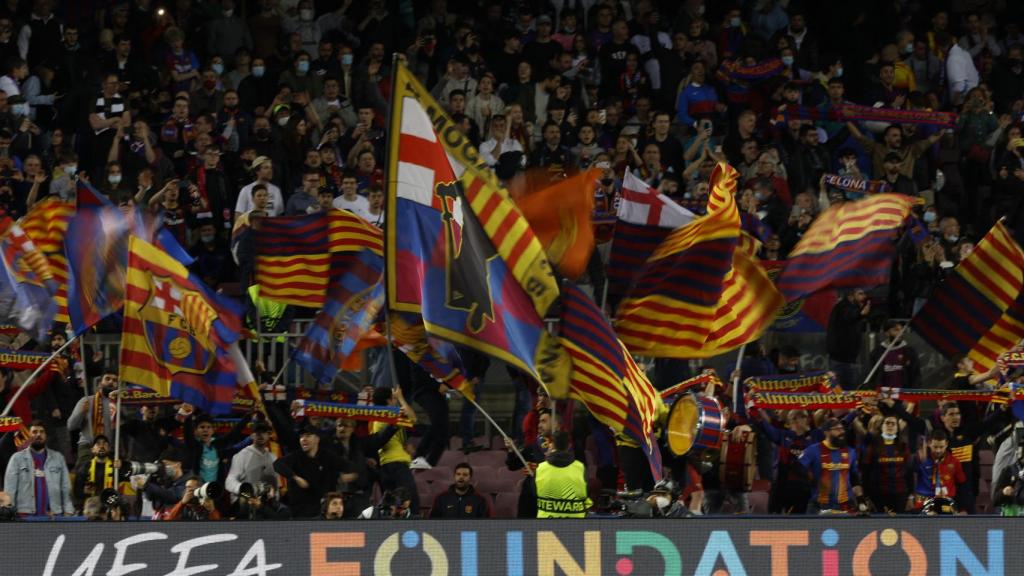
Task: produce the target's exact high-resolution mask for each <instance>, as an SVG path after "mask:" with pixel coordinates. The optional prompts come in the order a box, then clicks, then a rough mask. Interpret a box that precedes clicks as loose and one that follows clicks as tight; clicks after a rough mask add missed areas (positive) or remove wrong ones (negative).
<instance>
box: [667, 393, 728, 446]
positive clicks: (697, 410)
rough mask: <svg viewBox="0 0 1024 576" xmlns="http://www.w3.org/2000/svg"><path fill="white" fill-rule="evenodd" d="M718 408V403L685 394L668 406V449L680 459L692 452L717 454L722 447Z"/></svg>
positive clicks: (719, 409) (720, 412)
mask: <svg viewBox="0 0 1024 576" xmlns="http://www.w3.org/2000/svg"><path fill="white" fill-rule="evenodd" d="M724 424H725V423H724V422H723V421H722V407H721V405H720V404H719V403H718V400H715V399H714V398H709V397H707V396H694V395H693V394H687V395H685V396H682V397H680V398H679V399H678V400H676V401H675V403H674V404H672V408H671V409H670V410H669V413H668V424H667V425H666V426H665V430H666V431H665V435H666V441H667V443H668V449H669V451H671V452H672V454H674V455H676V456H683V455H685V454H687V453H689V452H690V451H691V450H693V449H695V448H696V449H698V450H717V449H718V448H719V447H720V446H721V445H722V428H723V427H724Z"/></svg>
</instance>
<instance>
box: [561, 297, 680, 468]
mask: <svg viewBox="0 0 1024 576" xmlns="http://www.w3.org/2000/svg"><path fill="white" fill-rule="evenodd" d="M561 339H562V346H564V347H565V349H566V350H568V352H569V356H570V358H572V373H571V377H570V384H569V395H570V396H571V397H573V398H576V399H578V400H579V401H580V402H583V404H584V405H585V406H586V407H587V409H588V410H589V411H590V413H591V414H593V415H594V417H595V418H597V420H598V421H599V422H601V423H602V424H604V425H605V426H608V427H609V428H611V430H612V431H613V432H615V433H616V434H620V435H622V436H624V437H625V438H628V439H629V440H630V441H632V442H634V443H636V444H637V445H638V446H640V448H641V449H643V451H644V453H645V454H647V458H648V461H649V462H650V465H651V472H652V474H653V475H654V477H655V479H661V453H660V451H659V449H658V443H657V438H656V436H655V427H656V422H657V419H658V415H659V414H658V413H659V411H660V410H663V409H664V406H663V404H662V402H661V397H660V396H659V395H658V392H657V391H656V390H655V389H654V386H652V385H651V382H650V381H649V380H648V379H647V376H646V375H645V374H644V372H643V370H641V369H640V367H639V366H637V364H636V363H635V362H634V361H633V357H632V356H631V355H630V354H629V351H628V350H627V349H626V347H625V346H624V345H623V344H622V342H620V341H619V339H618V338H616V336H615V332H614V331H613V330H612V327H611V325H609V324H608V320H607V319H605V317H604V314H602V313H601V310H600V309H599V308H598V307H597V305H596V304H594V302H593V301H592V300H591V299H590V297H589V296H587V294H586V293H585V292H583V291H582V290H580V289H579V288H577V287H576V286H575V285H573V284H571V283H568V282H567V283H564V284H563V285H562V326H561Z"/></svg>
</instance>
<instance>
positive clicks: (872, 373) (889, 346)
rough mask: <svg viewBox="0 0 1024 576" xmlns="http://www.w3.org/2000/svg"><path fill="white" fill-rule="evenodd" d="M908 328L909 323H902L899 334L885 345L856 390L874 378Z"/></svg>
mask: <svg viewBox="0 0 1024 576" xmlns="http://www.w3.org/2000/svg"><path fill="white" fill-rule="evenodd" d="M908 326H910V322H904V323H903V326H901V327H900V333H899V334H897V335H896V337H895V338H893V339H892V342H889V343H888V344H886V345H885V349H884V350H882V355H881V356H879V357H878V360H877V361H875V365H874V366H872V367H871V371H870V372H868V375H867V377H865V378H864V381H863V382H861V384H860V386H858V387H857V390H860V389H861V388H864V387H865V386H867V385H868V382H871V379H872V378H874V376H875V372H877V371H878V368H879V366H881V365H882V362H884V361H885V357H886V356H888V355H889V352H890V351H892V349H893V348H895V347H896V343H897V342H899V341H900V338H903V333H904V332H906V331H907V327H908Z"/></svg>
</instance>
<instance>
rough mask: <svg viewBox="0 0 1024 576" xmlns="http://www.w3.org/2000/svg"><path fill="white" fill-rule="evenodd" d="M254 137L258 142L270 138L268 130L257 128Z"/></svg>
mask: <svg viewBox="0 0 1024 576" xmlns="http://www.w3.org/2000/svg"><path fill="white" fill-rule="evenodd" d="M256 137H257V138H259V139H260V140H266V139H267V138H268V137H270V128H257V129H256Z"/></svg>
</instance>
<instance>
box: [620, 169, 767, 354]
mask: <svg viewBox="0 0 1024 576" xmlns="http://www.w3.org/2000/svg"><path fill="white" fill-rule="evenodd" d="M738 178H739V174H738V173H737V172H736V170H735V169H733V168H732V167H731V166H729V165H728V164H719V165H718V167H717V168H716V169H715V171H714V172H713V173H712V175H711V182H712V186H711V195H710V197H709V198H708V214H707V216H703V217H701V218H699V219H697V220H694V221H693V223H691V224H690V225H688V226H686V227H684V228H680V229H678V230H676V231H674V232H672V233H671V234H669V235H668V237H666V238H665V240H664V241H663V242H662V243H661V244H660V245H659V246H658V248H657V249H656V250H655V251H654V253H653V254H651V256H650V258H649V259H648V260H647V264H646V265H645V266H644V268H643V270H642V272H641V273H640V275H639V276H638V278H637V281H636V283H635V285H634V287H633V288H632V290H630V292H629V293H627V295H626V297H625V298H624V299H623V300H622V302H621V303H620V305H619V307H618V310H617V317H616V321H615V329H616V332H618V334H619V338H621V339H622V341H623V342H624V343H625V344H626V346H628V347H629V348H630V350H632V351H633V352H635V353H637V354H642V355H646V356H654V357H667V358H706V357H709V356H714V355H717V354H721V353H723V352H726V351H728V350H731V349H733V348H736V347H738V346H740V345H742V344H745V343H747V342H750V341H751V340H754V339H756V338H757V337H758V336H760V334H761V332H763V331H764V329H765V328H767V327H768V326H769V325H770V324H771V322H772V320H773V319H774V318H775V314H776V312H777V311H778V309H779V307H780V306H781V305H782V298H781V296H780V295H779V293H778V291H777V290H776V289H775V286H774V285H773V284H772V281H771V280H770V279H769V278H768V276H767V274H766V273H765V272H764V270H762V269H761V267H760V265H759V264H758V263H757V261H756V260H755V259H754V258H753V257H752V256H751V255H750V254H749V253H748V252H747V251H746V250H745V249H743V248H742V246H741V244H740V242H741V234H742V232H741V231H740V217H739V211H738V210H737V208H736V200H735V198H734V192H735V189H736V182H737V179H738Z"/></svg>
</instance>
